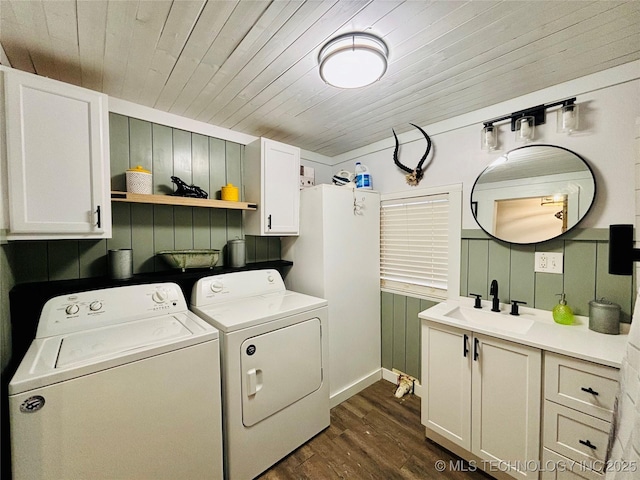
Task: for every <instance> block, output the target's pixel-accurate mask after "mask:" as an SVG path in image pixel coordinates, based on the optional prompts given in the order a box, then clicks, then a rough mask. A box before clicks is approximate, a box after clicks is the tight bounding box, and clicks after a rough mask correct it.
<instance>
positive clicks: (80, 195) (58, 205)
mask: <svg viewBox="0 0 640 480" xmlns="http://www.w3.org/2000/svg"><path fill="white" fill-rule="evenodd" d="M2 74H3V80H4V87H5V88H4V97H5V98H4V101H5V115H6V118H5V128H6V139H7V151H6V156H7V170H8V172H7V173H8V182H7V183H8V185H7V190H8V196H9V202H8V203H9V208H8V210H9V215H8V217H9V219H8V220H9V221H8V223H9V225H8V227H9V232H8V238H9V239H10V240H11V239H15V240H19V239H44V238H108V237H110V236H111V199H110V188H109V182H110V179H109V136H108V108H107V97H106V95H104V94H101V93H97V92H93V91H91V90H87V89H84V88H80V87H76V86H74V85H69V84H66V83H62V82H58V81H55V80H51V79H48V78H44V77H39V76H37V75H32V74H27V73H24V72H18V71H16V70H11V69H4V68H3V69H2Z"/></svg>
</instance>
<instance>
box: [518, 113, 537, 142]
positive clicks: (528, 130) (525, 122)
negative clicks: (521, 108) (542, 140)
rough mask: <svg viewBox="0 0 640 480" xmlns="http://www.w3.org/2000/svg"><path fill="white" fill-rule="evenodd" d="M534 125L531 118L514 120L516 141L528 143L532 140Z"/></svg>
mask: <svg viewBox="0 0 640 480" xmlns="http://www.w3.org/2000/svg"><path fill="white" fill-rule="evenodd" d="M534 125H535V123H534V119H533V117H521V118H519V119H518V120H516V141H518V142H528V141H529V140H533V132H534Z"/></svg>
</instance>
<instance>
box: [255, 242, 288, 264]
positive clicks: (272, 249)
mask: <svg viewBox="0 0 640 480" xmlns="http://www.w3.org/2000/svg"><path fill="white" fill-rule="evenodd" d="M258 238H265V237H258ZM266 239H267V244H268V249H269V260H279V259H280V258H282V243H281V242H280V239H279V238H277V237H266Z"/></svg>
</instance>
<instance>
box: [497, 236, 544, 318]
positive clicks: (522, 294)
mask: <svg viewBox="0 0 640 480" xmlns="http://www.w3.org/2000/svg"><path fill="white" fill-rule="evenodd" d="M534 264H535V247H534V246H533V245H511V273H510V275H509V279H510V282H509V297H504V298H509V300H511V299H513V300H520V301H521V302H527V305H529V306H530V305H534V304H535V292H536V289H535V281H536V276H535V274H534V272H533V267H534Z"/></svg>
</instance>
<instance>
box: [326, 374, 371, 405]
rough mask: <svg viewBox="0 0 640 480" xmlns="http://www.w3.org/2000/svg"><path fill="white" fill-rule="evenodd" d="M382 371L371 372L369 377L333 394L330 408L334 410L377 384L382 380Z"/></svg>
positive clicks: (330, 399)
mask: <svg viewBox="0 0 640 480" xmlns="http://www.w3.org/2000/svg"><path fill="white" fill-rule="evenodd" d="M381 370H382V369H378V370H375V371H373V372H371V373H370V374H369V375H367V376H365V377H363V378H361V379H360V380H358V381H356V382H354V383H352V384H351V385H349V386H348V387H345V388H343V389H342V390H340V391H339V392H336V393H333V394H331V397H330V398H329V406H330V408H333V407H335V406H336V405H339V404H340V403H342V402H344V401H345V400H347V399H348V398H350V397H352V396H354V395H355V394H356V393H358V392H360V391H361V390H364V389H365V388H367V387H368V386H370V385H373V384H374V383H376V382H377V381H378V380H380V379H381V378H382V373H381Z"/></svg>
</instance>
